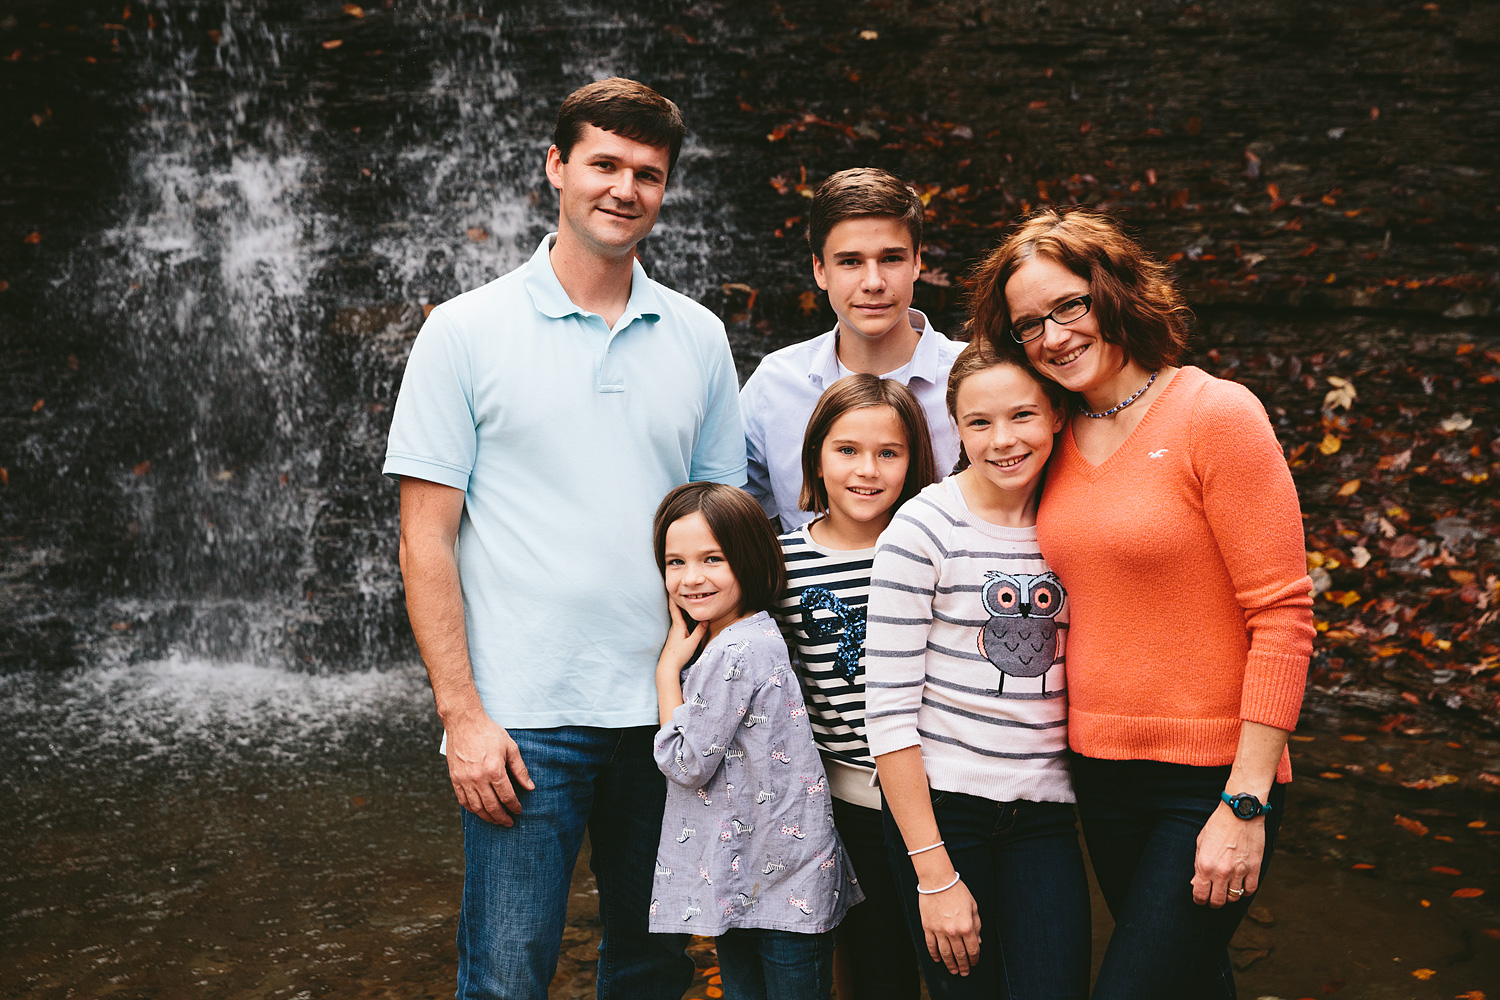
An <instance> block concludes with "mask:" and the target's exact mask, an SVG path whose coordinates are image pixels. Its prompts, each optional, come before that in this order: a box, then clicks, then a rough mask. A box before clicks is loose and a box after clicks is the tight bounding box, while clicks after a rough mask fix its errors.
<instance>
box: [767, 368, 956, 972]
mask: <svg viewBox="0 0 1500 1000" xmlns="http://www.w3.org/2000/svg"><path fill="white" fill-rule="evenodd" d="M802 473H803V481H802V495H801V498H800V506H801V508H802V509H803V510H805V511H811V512H813V513H817V514H821V515H822V516H821V517H820V518H818V519H816V520H814V521H812V522H811V523H810V524H806V525H803V526H802V527H800V528H797V529H796V530H795V531H789V532H787V533H786V534H784V535H782V536H781V548H782V552H783V554H784V555H785V556H786V563H787V589H786V591H785V592H784V593H783V594H782V597H781V600H780V602H779V607H778V608H777V610H776V615H777V618H778V619H779V620H780V622H781V626H782V628H783V630H785V632H786V633H787V637H788V639H789V641H790V642H791V643H792V644H793V646H794V647H795V651H796V660H797V668H798V673H799V675H800V676H801V679H802V687H803V690H804V693H805V695H806V699H807V709H808V717H809V719H810V720H811V722H812V730H813V738H814V740H815V741H816V742H817V744H818V750H819V751H820V752H821V754H822V757H823V766H824V769H825V770H826V771H827V772H828V785H829V790H830V791H831V792H832V793H833V815H834V822H835V824H836V825H837V827H838V831H839V835H840V836H841V837H842V838H843V841H844V846H845V848H846V849H847V850H848V852H849V856H850V860H851V861H852V862H853V864H854V870H855V872H856V873H857V874H858V876H859V880H860V884H861V886H862V887H863V889H864V891H865V902H863V903H861V904H859V905H858V906H856V907H854V908H853V909H852V910H850V911H849V915H848V916H847V917H846V918H845V920H844V923H843V924H842V925H841V926H840V927H839V933H838V954H837V958H836V961H835V976H836V979H837V980H838V981H839V989H838V994H839V996H841V997H842V996H853V997H855V998H858V1000H880V998H889V1000H915V998H916V997H917V996H918V983H917V963H916V956H915V954H914V953H913V952H912V947H911V943H910V939H909V934H908V931H907V928H906V919H905V916H904V914H903V913H902V910H901V901H900V895H899V893H898V890H897V888H896V883H895V882H894V880H893V879H892V877H891V871H890V864H889V862H888V861H887V851H886V846H885V831H884V826H883V823H882V821H881V816H880V790H879V789H878V788H875V787H873V780H874V777H875V762H874V760H872V759H871V757H870V749H869V746H868V745H867V744H866V743H865V691H864V637H865V603H866V601H867V599H868V597H869V593H870V562H871V560H872V559H873V558H874V556H875V543H876V539H877V538H879V536H880V532H881V531H882V530H883V529H884V528H885V527H886V525H888V524H889V523H890V521H891V516H892V515H893V514H894V513H895V510H896V507H897V505H898V504H901V503H904V502H905V501H907V500H909V499H911V498H912V497H914V496H916V494H917V492H918V491H919V490H920V489H922V487H924V486H927V485H928V484H930V483H931V482H932V481H933V480H934V479H935V478H937V476H936V473H935V470H934V463H933V457H932V444H931V439H930V436H929V434H928V427H927V420H926V418H925V417H924V416H923V414H922V407H921V404H920V403H918V402H917V399H916V397H915V396H914V395H912V392H911V390H910V389H908V388H907V387H906V386H904V385H902V384H901V383H900V382H896V381H894V380H891V379H882V378H879V377H877V376H875V375H863V374H860V375H849V376H846V377H844V378H841V379H839V380H838V381H837V382H835V383H833V385H831V386H829V387H828V390H827V391H826V392H824V393H823V396H822V397H821V398H820V399H819V400H818V404H817V406H816V407H815V408H814V410H813V414H812V417H811V418H810V419H809V420H808V424H807V432H806V434H805V435H804V438H803V442H802Z"/></svg>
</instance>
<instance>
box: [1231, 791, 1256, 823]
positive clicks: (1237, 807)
mask: <svg viewBox="0 0 1500 1000" xmlns="http://www.w3.org/2000/svg"><path fill="white" fill-rule="evenodd" d="M1259 804H1260V803H1258V802H1256V801H1255V799H1254V797H1253V796H1249V795H1236V796H1235V797H1234V813H1235V815H1236V816H1238V817H1240V819H1254V818H1255V812H1256V810H1255V807H1256V806H1257V805H1259Z"/></svg>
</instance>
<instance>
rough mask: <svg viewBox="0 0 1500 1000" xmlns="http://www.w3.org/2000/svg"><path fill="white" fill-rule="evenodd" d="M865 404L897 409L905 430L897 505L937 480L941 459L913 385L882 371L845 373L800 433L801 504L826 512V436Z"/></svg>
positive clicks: (828, 389)
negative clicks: (823, 467) (902, 477)
mask: <svg viewBox="0 0 1500 1000" xmlns="http://www.w3.org/2000/svg"><path fill="white" fill-rule="evenodd" d="M867 406H889V407H890V408H891V409H892V410H895V411H896V419H897V420H899V421H900V422H901V428H902V430H904V431H905V432H906V453H907V462H906V481H905V482H903V483H902V484H901V496H900V497H899V498H898V499H897V500H896V502H895V504H893V505H892V507H893V509H894V508H895V507H899V506H901V505H902V504H904V503H906V501H908V500H910V499H911V498H912V497H914V496H916V495H917V494H918V493H920V492H921V491H922V489H923V487H925V486H929V485H931V484H932V483H934V482H936V481H937V462H936V460H935V459H934V458H933V457H932V437H931V435H930V433H929V432H928V429H927V416H926V414H924V413H923V412H922V404H921V403H919V402H917V397H916V396H914V395H912V391H911V390H910V389H908V388H907V387H906V386H904V385H902V384H901V383H900V382H897V381H896V380H895V379H889V378H881V377H880V376H878V375H865V374H856V375H845V376H844V377H843V378H841V379H839V380H838V381H837V382H835V383H833V385H830V386H829V387H828V388H827V390H825V391H824V393H823V395H822V396H820V397H819V398H818V405H817V406H815V407H813V412H812V416H811V417H809V418H808V421H807V432H806V433H805V434H803V436H802V495H801V496H800V497H798V499H797V507H798V508H799V509H800V510H806V511H811V512H813V513H815V514H826V513H827V512H828V487H827V486H826V485H825V484H824V482H823V477H822V476H820V475H819V474H818V465H819V458H820V457H821V456H822V453H823V442H824V441H825V440H827V438H828V431H829V429H830V428H832V427H833V424H834V421H836V420H838V418H839V417H842V416H843V415H844V414H846V413H848V412H849V411H850V410H859V409H863V408H864V407H867Z"/></svg>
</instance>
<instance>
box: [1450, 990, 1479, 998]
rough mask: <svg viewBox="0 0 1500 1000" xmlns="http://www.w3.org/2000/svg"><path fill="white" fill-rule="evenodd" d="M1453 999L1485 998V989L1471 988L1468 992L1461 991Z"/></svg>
mask: <svg viewBox="0 0 1500 1000" xmlns="http://www.w3.org/2000/svg"><path fill="white" fill-rule="evenodd" d="M1453 1000H1485V997H1484V990H1470V991H1469V992H1467V993H1460V994H1458V995H1457V996H1456V997H1454V998H1453Z"/></svg>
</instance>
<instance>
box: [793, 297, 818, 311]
mask: <svg viewBox="0 0 1500 1000" xmlns="http://www.w3.org/2000/svg"><path fill="white" fill-rule="evenodd" d="M797 308H798V309H801V310H802V315H804V316H811V315H812V314H813V313H815V312H817V311H818V293H817V292H813V291H806V292H803V293H802V294H801V295H799V296H797Z"/></svg>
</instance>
